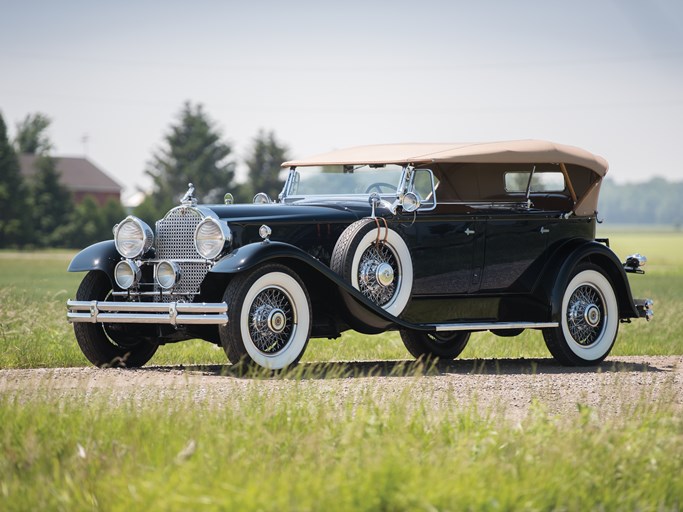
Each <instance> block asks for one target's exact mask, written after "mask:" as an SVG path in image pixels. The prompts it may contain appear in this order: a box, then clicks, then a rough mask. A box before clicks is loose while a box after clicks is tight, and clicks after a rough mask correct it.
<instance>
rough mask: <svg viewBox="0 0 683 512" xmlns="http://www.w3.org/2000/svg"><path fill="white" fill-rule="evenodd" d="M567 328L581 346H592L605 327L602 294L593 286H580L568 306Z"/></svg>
mask: <svg viewBox="0 0 683 512" xmlns="http://www.w3.org/2000/svg"><path fill="white" fill-rule="evenodd" d="M567 327H568V328H569V333H570V334H571V336H572V338H573V339H574V341H576V342H577V343H578V344H579V345H585V346H587V345H591V344H593V343H595V341H596V340H597V339H598V338H599V337H600V335H601V334H602V331H603V329H604V327H605V306H604V301H603V299H602V295H601V294H600V292H599V291H598V290H597V289H596V288H594V287H593V286H591V285H587V284H585V285H582V286H579V287H578V288H577V289H576V290H574V293H572V295H571V297H569V303H568V304H567Z"/></svg>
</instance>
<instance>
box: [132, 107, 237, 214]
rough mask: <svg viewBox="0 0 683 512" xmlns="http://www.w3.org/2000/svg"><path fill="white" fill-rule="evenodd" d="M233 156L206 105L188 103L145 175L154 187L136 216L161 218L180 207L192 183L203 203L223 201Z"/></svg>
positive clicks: (229, 183) (227, 187)
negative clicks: (208, 114)
mask: <svg viewBox="0 0 683 512" xmlns="http://www.w3.org/2000/svg"><path fill="white" fill-rule="evenodd" d="M231 153H232V148H231V147H230V145H229V144H228V143H226V142H223V141H222V140H221V134H220V131H219V130H218V129H217V128H216V127H215V126H214V125H213V123H212V121H211V120H210V119H209V118H208V116H207V115H206V113H205V112H204V109H203V107H202V105H192V104H191V103H190V102H186V103H185V105H184V106H183V108H182V110H181V112H180V116H179V119H178V123H177V124H175V125H172V126H171V129H170V131H169V133H168V134H167V135H166V136H165V137H164V146H163V147H162V148H161V149H160V150H159V151H157V152H156V153H155V154H154V156H153V158H152V161H151V162H150V163H149V164H148V167H147V169H146V171H145V173H146V174H147V175H148V176H150V177H151V178H152V182H153V188H152V192H151V194H150V195H149V196H147V198H145V200H144V201H143V203H142V204H141V205H140V206H139V207H138V208H137V209H136V211H135V213H136V215H139V216H141V217H142V218H145V219H146V220H156V219H158V218H159V217H161V216H162V215H163V214H165V213H166V211H167V210H168V209H170V208H172V207H173V206H175V205H177V204H178V201H179V199H180V198H181V197H182V196H183V195H184V194H185V192H186V191H187V185H188V183H192V184H193V185H194V187H195V191H196V192H195V195H196V197H197V198H198V199H199V200H200V201H201V202H207V203H209V202H222V199H223V195H224V194H225V192H226V191H228V189H229V187H230V185H231V183H232V181H233V177H234V162H233V161H232V160H230V156H231ZM150 217H154V219H150Z"/></svg>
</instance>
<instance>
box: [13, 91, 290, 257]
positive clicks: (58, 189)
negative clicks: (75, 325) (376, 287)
mask: <svg viewBox="0 0 683 512" xmlns="http://www.w3.org/2000/svg"><path fill="white" fill-rule="evenodd" d="M50 123H51V120H50V119H49V118H48V117H47V116H45V115H44V114H41V113H36V114H29V115H27V116H26V118H25V119H24V120H22V121H21V122H19V123H18V124H17V129H16V134H15V137H14V140H13V141H10V140H9V136H8V131H7V125H6V124H5V121H4V119H3V117H2V114H1V113H0V205H2V207H1V208H0V248H7V247H15V248H42V247H84V246H87V245H89V244H91V243H94V242H97V241H100V240H106V239H110V238H111V237H112V227H113V226H114V224H116V223H117V222H119V221H121V220H122V219H123V218H124V217H125V216H126V215H127V212H126V211H125V209H124V208H123V206H122V205H121V203H120V202H119V201H113V200H111V201H109V202H108V203H107V204H106V205H105V206H104V207H101V206H99V205H98V204H97V203H96V201H95V200H94V199H93V198H92V197H86V198H85V199H84V200H83V201H81V202H80V203H79V204H75V203H74V201H73V198H72V196H71V193H70V192H69V190H68V189H66V187H65V186H64V185H63V184H62V183H61V182H60V179H59V178H60V176H59V173H58V171H57V170H56V164H55V160H54V158H53V157H52V156H51V151H52V143H51V141H50V139H49V136H48V134H47V130H48V128H49V126H50ZM19 154H31V155H35V156H36V173H35V174H34V175H32V176H31V177H30V178H28V179H27V178H25V177H24V176H22V174H21V171H20V167H19V158H18V155H19ZM286 159H287V148H286V147H285V146H284V145H282V144H281V143H279V142H278V141H277V140H276V138H275V135H274V134H273V133H272V132H267V131H263V130H262V131H259V133H258V134H257V136H256V137H255V138H254V140H253V144H252V147H251V149H250V153H249V154H248V155H247V157H246V158H245V164H246V167H247V170H248V174H247V180H246V182H240V183H238V182H237V181H236V180H235V167H236V160H235V158H234V154H233V149H232V146H231V144H230V143H229V142H226V141H225V140H223V137H222V134H221V132H220V130H219V129H218V128H217V127H216V126H215V124H214V123H213V121H211V119H210V118H209V117H208V115H207V114H206V112H205V111H204V108H203V107H202V105H199V104H198V105H192V104H191V103H189V102H187V103H185V104H184V105H183V107H182V109H181V111H180V114H179V116H178V119H177V121H176V122H175V123H173V124H172V125H171V126H170V128H169V130H168V132H167V134H166V135H165V136H164V139H163V142H162V145H161V147H160V148H159V149H158V150H157V151H156V152H154V154H153V155H152V158H151V160H150V162H149V163H148V164H147V168H146V169H145V171H144V172H145V174H146V175H147V176H149V177H150V178H151V180H152V190H151V191H150V192H149V193H147V194H146V196H145V199H144V200H143V201H142V203H140V205H139V206H138V207H137V208H135V210H134V211H133V214H135V215H137V216H139V217H141V218H142V219H144V220H145V221H146V222H148V223H149V224H150V225H151V226H153V225H154V222H155V221H156V220H158V219H159V218H161V217H162V216H163V215H164V214H165V213H166V212H167V211H168V210H169V209H170V208H172V207H173V206H176V205H177V204H179V200H180V198H181V197H182V196H183V195H184V193H185V192H186V191H187V188H188V183H192V184H193V185H194V186H195V190H196V196H197V198H198V199H199V200H200V201H201V202H223V196H224V194H225V193H226V192H231V193H232V194H233V196H234V198H235V201H236V202H251V199H252V197H253V196H254V194H255V193H256V192H266V193H267V194H268V195H269V196H270V197H271V198H273V199H275V198H277V195H278V193H279V192H280V189H281V188H282V180H281V179H280V175H281V168H280V164H281V163H282V162H283V161H284V160H286Z"/></svg>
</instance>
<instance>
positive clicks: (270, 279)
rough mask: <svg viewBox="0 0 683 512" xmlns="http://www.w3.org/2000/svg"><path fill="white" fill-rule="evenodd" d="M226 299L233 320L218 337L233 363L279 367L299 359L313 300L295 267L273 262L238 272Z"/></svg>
mask: <svg viewBox="0 0 683 512" xmlns="http://www.w3.org/2000/svg"><path fill="white" fill-rule="evenodd" d="M224 300H225V301H226V303H227V304H228V316H229V319H230V322H229V323H228V325H226V326H223V327H221V328H220V337H221V343H222V345H223V348H224V349H225V352H226V353H227V355H228V358H229V359H230V361H231V362H232V363H233V364H237V363H240V362H245V363H247V364H256V365H258V366H261V367H263V368H267V369H269V370H280V369H282V368H286V367H287V366H291V365H294V364H296V363H297V362H298V361H299V359H301V356H302V355H303V354H304V351H305V350H306V345H307V344H308V339H309V336H310V332H311V303H310V299H309V297H308V293H307V291H306V287H305V286H304V284H303V282H302V281H301V279H300V278H299V277H298V276H297V275H296V274H295V273H294V272H293V271H292V270H290V269H289V268H287V267H285V266H283V265H277V264H271V265H264V266H262V267H258V268H257V269H255V270H252V271H251V272H247V273H245V274H240V275H238V276H235V277H234V278H233V280H232V281H231V282H230V283H229V284H228V287H227V289H226V291H225V295H224Z"/></svg>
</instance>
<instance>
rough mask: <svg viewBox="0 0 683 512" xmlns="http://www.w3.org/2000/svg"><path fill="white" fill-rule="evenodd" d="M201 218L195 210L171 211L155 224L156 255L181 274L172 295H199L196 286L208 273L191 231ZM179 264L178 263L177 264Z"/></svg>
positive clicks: (207, 266)
mask: <svg viewBox="0 0 683 512" xmlns="http://www.w3.org/2000/svg"><path fill="white" fill-rule="evenodd" d="M203 218H204V216H203V215H202V214H201V213H200V212H199V211H197V210H196V209H194V208H190V207H184V206H181V207H178V208H174V209H173V210H171V211H170V212H168V214H167V215H166V217H165V218H164V219H162V220H160V221H158V222H157V224H156V228H157V229H156V231H157V232H156V255H157V259H160V260H171V261H176V262H178V266H179V267H180V270H181V277H180V282H179V283H178V285H177V286H176V287H175V288H173V292H172V293H173V295H187V294H192V295H194V294H197V293H199V285H200V284H201V283H202V281H203V280H204V277H206V274H207V273H208V272H209V269H210V266H209V265H208V264H206V263H204V262H186V261H182V260H201V259H202V257H201V256H200V255H199V253H198V252H197V249H195V247H194V231H195V229H196V228H197V224H199V222H200V221H201V220H202V219H203ZM179 260H180V261H179Z"/></svg>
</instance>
